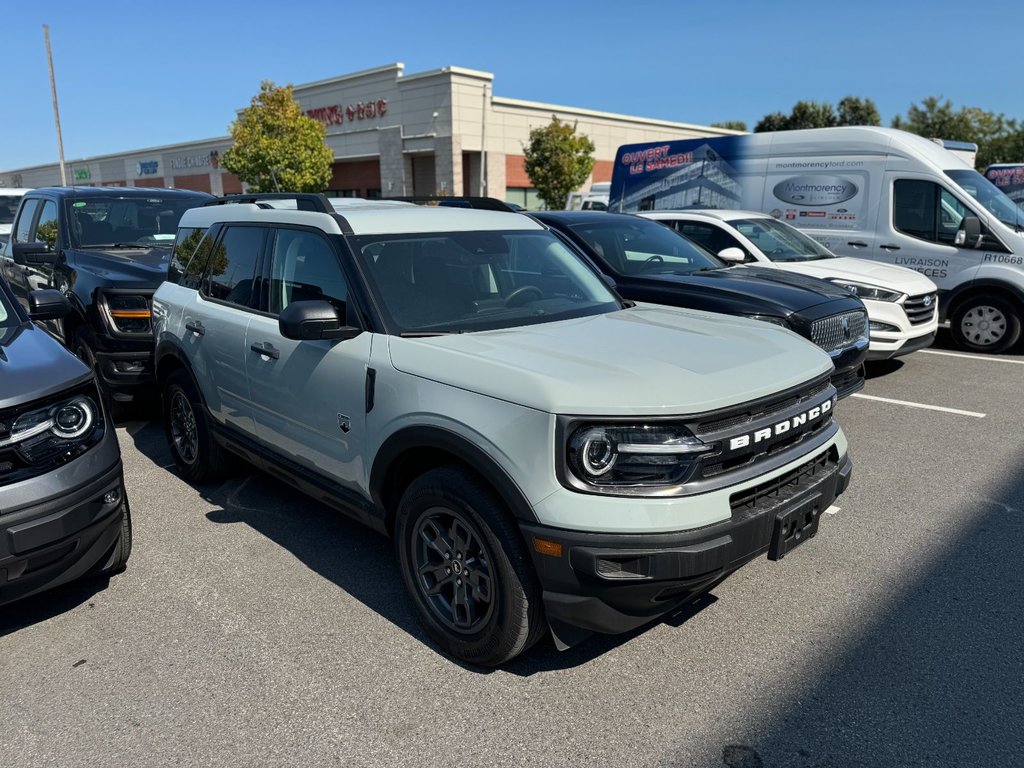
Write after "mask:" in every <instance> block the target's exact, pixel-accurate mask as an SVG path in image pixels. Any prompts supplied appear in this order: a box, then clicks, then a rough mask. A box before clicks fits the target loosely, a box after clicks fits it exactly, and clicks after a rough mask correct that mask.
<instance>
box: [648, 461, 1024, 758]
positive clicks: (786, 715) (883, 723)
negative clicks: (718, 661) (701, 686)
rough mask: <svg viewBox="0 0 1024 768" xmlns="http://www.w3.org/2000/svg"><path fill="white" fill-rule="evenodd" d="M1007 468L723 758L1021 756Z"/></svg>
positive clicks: (1023, 732) (1023, 642) (1023, 611)
mask: <svg viewBox="0 0 1024 768" xmlns="http://www.w3.org/2000/svg"><path fill="white" fill-rule="evenodd" d="M1007 469H1008V470H1010V473H1009V474H1008V475H1007V476H1008V477H1010V478H1012V481H1011V482H1010V483H1009V484H1008V485H1007V486H1006V487H1004V488H1003V489H1001V490H1000V489H998V488H996V489H993V493H992V496H991V497H990V498H978V499H977V507H976V508H977V509H978V511H979V514H978V516H977V519H976V520H975V522H974V524H973V526H971V528H970V529H969V530H967V532H966V533H965V535H963V536H960V537H958V538H957V539H956V540H949V541H947V543H946V546H945V548H944V550H943V551H941V552H940V554H939V555H938V556H936V558H935V559H934V560H933V561H932V562H929V563H926V564H924V565H925V569H924V570H923V571H921V572H922V573H923V575H922V577H921V578H919V579H911V581H909V582H906V583H899V584H897V585H896V586H895V587H894V590H895V591H894V594H893V595H892V598H891V603H890V604H889V605H887V606H886V607H885V608H884V609H883V611H882V613H881V614H880V616H879V617H878V618H877V619H876V620H875V622H873V623H869V624H867V625H866V626H865V627H864V630H863V633H862V634H861V635H860V636H859V637H855V638H853V639H851V640H850V642H849V643H848V644H847V646H846V647H845V648H843V649H842V650H841V651H840V652H839V653H837V654H836V655H834V656H833V657H831V658H830V660H829V663H828V665H827V666H825V667H823V668H821V669H820V670H818V672H817V674H816V676H815V677H813V678H811V679H810V680H807V681H804V684H802V685H801V686H800V688H799V692H798V693H797V694H795V695H794V697H793V698H794V700H790V701H785V700H783V701H780V702H779V706H778V707H773V708H772V709H771V711H767V712H761V713H753V714H752V717H753V718H754V722H753V724H752V725H750V726H749V730H747V727H746V726H745V727H744V729H743V730H744V731H745V733H742V735H743V738H742V739H739V741H743V742H744V743H734V744H730V745H729V746H728V747H726V749H725V752H723V755H722V760H723V763H722V764H723V765H726V766H743V767H744V768H748V767H749V768H755V767H756V766H792V767H793V768H825V767H826V766H829V767H831V766H835V767H837V768H839V767H841V768H861V767H863V768H867V767H869V766H870V767H871V768H876V767H877V768H890V767H894V766H956V767H957V768H967V767H968V766H978V768H1003V767H1008V766H1011V765H1012V766H1021V765H1024V577H1022V573H1024V562H1022V552H1024V475H1022V470H1024V467H1022V466H1018V467H1017V469H1016V470H1015V471H1014V470H1013V469H1012V467H1008V468H1007ZM879 535H880V536H883V535H886V534H885V532H881V531H880V533H879ZM889 535H891V533H890V534H889ZM920 565H921V564H913V563H908V564H907V570H908V571H911V569H913V568H915V566H920ZM737 735H739V734H737ZM673 764H674V761H673V760H672V757H671V756H669V757H667V759H666V760H665V761H664V763H663V765H666V766H670V765H673Z"/></svg>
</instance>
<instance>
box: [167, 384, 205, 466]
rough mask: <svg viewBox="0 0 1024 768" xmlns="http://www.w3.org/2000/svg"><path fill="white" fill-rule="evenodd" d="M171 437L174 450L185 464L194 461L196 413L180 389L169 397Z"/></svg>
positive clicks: (196, 437) (197, 437)
mask: <svg viewBox="0 0 1024 768" xmlns="http://www.w3.org/2000/svg"><path fill="white" fill-rule="evenodd" d="M170 410H171V413H170V416H171V418H170V424H171V439H172V440H173V441H174V450H175V451H177V453H178V456H180V457H181V460H182V461H184V462H185V463H186V464H193V463H195V460H196V457H197V456H198V455H199V432H198V431H197V430H196V414H195V411H193V410H192V403H190V402H189V399H188V397H186V395H185V393H184V392H182V391H181V390H180V389H179V390H176V391H175V392H174V395H173V396H172V397H171V409H170Z"/></svg>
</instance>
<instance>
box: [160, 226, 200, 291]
mask: <svg viewBox="0 0 1024 768" xmlns="http://www.w3.org/2000/svg"><path fill="white" fill-rule="evenodd" d="M205 234H206V230H205V229H202V228H196V227H182V228H181V229H179V230H178V236H177V238H175V240H174V250H173V251H171V263H170V266H169V267H168V269H167V279H168V280H169V281H170V282H172V283H178V284H179V285H182V286H184V287H186V288H198V287H199V281H200V278H201V277H202V275H203V272H204V270H205V269H206V262H207V260H208V258H206V257H208V256H209V250H210V249H209V246H210V243H205V247H204V248H203V251H202V253H200V251H199V248H200V244H201V243H203V236H204V235H205Z"/></svg>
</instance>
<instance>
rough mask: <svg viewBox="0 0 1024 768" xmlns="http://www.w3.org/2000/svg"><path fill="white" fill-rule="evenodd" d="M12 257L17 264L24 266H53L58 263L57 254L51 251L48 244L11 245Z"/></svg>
mask: <svg viewBox="0 0 1024 768" xmlns="http://www.w3.org/2000/svg"><path fill="white" fill-rule="evenodd" d="M11 256H13V257H14V263H15V264H20V265H22V266H27V265H29V264H53V263H55V262H56V261H57V252H56V251H52V250H50V247H49V246H48V245H46V243H11Z"/></svg>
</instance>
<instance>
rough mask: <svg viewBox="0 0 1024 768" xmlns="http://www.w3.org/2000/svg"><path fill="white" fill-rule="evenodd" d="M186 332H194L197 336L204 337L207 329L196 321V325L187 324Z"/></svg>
mask: <svg viewBox="0 0 1024 768" xmlns="http://www.w3.org/2000/svg"><path fill="white" fill-rule="evenodd" d="M185 330H186V331H192V333H194V334H195V335H196V336H202V335H203V334H204V333H206V329H205V328H203V324H202V323H200V322H199V321H198V320H196V321H195V322H194V323H191V322H189V323H185Z"/></svg>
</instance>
